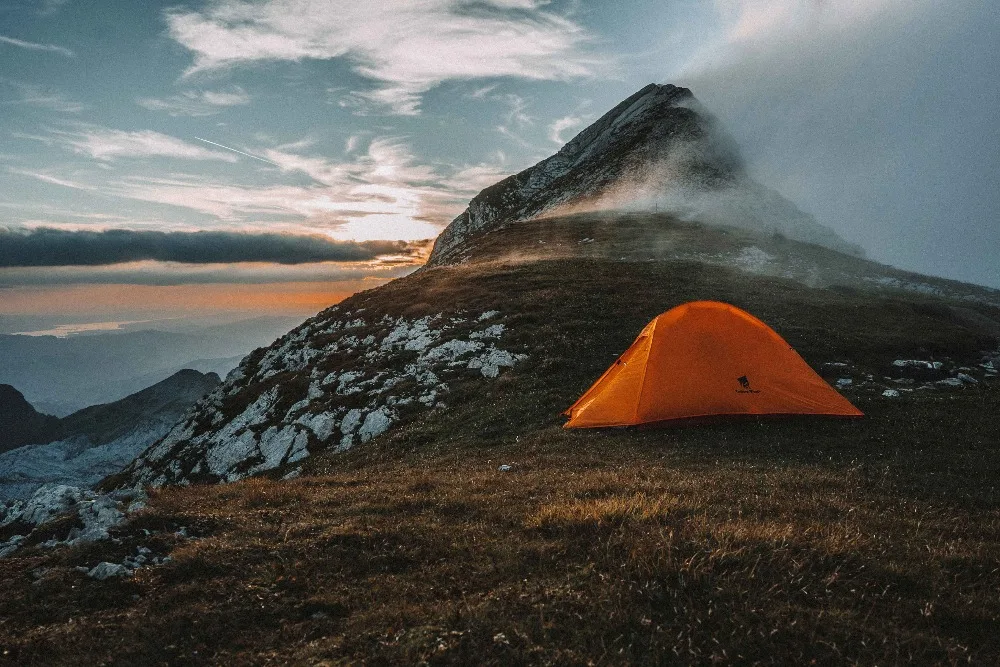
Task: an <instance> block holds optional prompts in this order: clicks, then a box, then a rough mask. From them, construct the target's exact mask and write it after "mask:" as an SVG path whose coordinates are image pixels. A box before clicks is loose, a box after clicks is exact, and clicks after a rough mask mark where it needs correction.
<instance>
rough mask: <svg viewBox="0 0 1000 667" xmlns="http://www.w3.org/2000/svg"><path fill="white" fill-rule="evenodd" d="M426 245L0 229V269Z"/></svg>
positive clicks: (308, 256)
mask: <svg viewBox="0 0 1000 667" xmlns="http://www.w3.org/2000/svg"><path fill="white" fill-rule="evenodd" d="M425 245H426V243H424V242H416V243H411V242H406V241H363V242H356V241H335V240H333V239H329V238H326V237H323V236H299V235H292V234H243V233H235V232H156V231H133V230H126V229H110V230H106V231H101V232H93V231H67V230H62V229H51V228H39V229H33V230H30V231H28V230H17V229H0V267H33V266H102V265H107V264H119V263H122V262H135V261H142V260H154V261H162V262H182V263H187V264H228V263H237V262H272V263H276V264H307V263H314V262H360V261H368V260H373V259H376V258H378V257H382V256H386V255H406V256H412V257H414V258H416V257H417V256H418V255H419V254H420V253H421V252H422V251H423V249H424V246H425Z"/></svg>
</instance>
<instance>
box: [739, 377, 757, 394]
mask: <svg viewBox="0 0 1000 667" xmlns="http://www.w3.org/2000/svg"><path fill="white" fill-rule="evenodd" d="M736 381H737V382H739V383H740V388H739V389H737V390H736V393H737V394H759V393H760V391H759V390H757V389H751V388H750V379H749V378H747V376H746V375H741V376H740V377H738V378H736Z"/></svg>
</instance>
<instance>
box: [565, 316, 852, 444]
mask: <svg viewBox="0 0 1000 667" xmlns="http://www.w3.org/2000/svg"><path fill="white" fill-rule="evenodd" d="M563 414H565V415H566V416H568V417H569V418H570V419H569V421H568V422H567V423H566V424H565V428H592V427H598V426H629V425H635V424H649V423H654V422H663V421H669V420H674V419H688V418H694V417H712V416H718V415H832V416H841V417H861V416H863V413H862V412H861V411H860V410H858V409H857V408H856V407H854V406H853V405H851V403H850V402H849V401H848V400H847V399H846V398H844V397H843V396H841V395H840V394H839V393H837V391H836V390H835V389H833V387H831V386H830V385H829V384H827V383H826V382H825V381H824V380H823V378H821V377H820V376H819V375H817V374H816V372H815V371H813V370H812V369H811V368H810V367H809V365H808V364H806V362H805V361H804V360H803V359H802V357H800V356H799V355H798V353H797V352H796V351H795V350H794V349H792V347H791V346H790V345H789V344H788V343H787V342H785V340H784V339H783V338H782V337H781V336H779V335H778V334H777V333H775V332H774V330H773V329H771V328H770V327H769V326H767V325H766V324H764V323H763V322H761V321H760V320H758V319H757V318H756V317H754V316H753V315H751V314H749V313H747V312H745V311H743V310H740V309H739V308H737V307H735V306H731V305H729V304H726V303H720V302H718V301H693V302H691V303H685V304H682V305H680V306H677V307H676V308H673V309H671V310H669V311H667V312H665V313H663V314H662V315H660V316H658V317H657V318H656V319H654V320H653V321H652V322H650V323H649V324H647V325H646V328H645V329H643V330H642V333H640V334H639V337H638V338H636V339H635V342H634V343H632V345H631V346H630V347H629V348H628V349H627V350H625V353H624V354H622V356H621V357H619V358H618V360H617V361H615V363H614V364H612V365H611V368H609V369H608V370H606V371H605V372H604V375H602V376H601V377H600V378H599V379H598V380H597V382H595V383H594V384H593V386H592V387H590V389H588V390H587V391H586V392H585V393H584V394H583V396H581V397H580V398H579V400H577V402H576V403H574V404H573V405H572V406H571V407H570V408H569V409H568V410H566V412H564V413H563Z"/></svg>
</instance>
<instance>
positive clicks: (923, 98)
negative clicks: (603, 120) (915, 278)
mask: <svg viewBox="0 0 1000 667" xmlns="http://www.w3.org/2000/svg"><path fill="white" fill-rule="evenodd" d="M995 9H996V8H995V7H994V6H992V5H991V4H990V3H984V2H974V1H972V0H958V1H956V2H954V3H940V2H935V1H934V0H870V1H868V2H857V1H856V0H825V1H824V2H815V1H807V0H766V1H765V0H726V1H725V2H723V1H722V0H720V1H719V2H717V3H716V16H715V17H714V20H715V21H717V25H715V27H714V28H711V29H710V28H706V27H705V26H701V25H690V26H688V29H689V30H691V31H696V32H697V33H699V34H701V35H703V37H702V38H701V39H700V43H699V45H698V47H697V48H696V49H695V50H694V52H693V53H692V54H691V55H690V57H689V58H688V59H687V62H686V63H685V64H684V65H683V66H681V67H679V68H678V69H677V70H676V71H675V73H674V76H672V77H671V80H672V81H674V82H676V83H679V84H682V85H686V86H688V87H690V88H691V89H692V91H693V92H694V94H695V95H696V96H697V97H698V98H699V99H700V100H701V101H702V102H704V103H705V105H706V106H707V107H708V108H709V109H711V110H712V112H713V113H714V114H716V115H717V116H719V117H720V119H721V120H722V122H723V124H724V125H725V126H726V127H727V128H728V129H729V130H730V131H731V133H732V134H733V135H734V136H735V138H736V139H737V140H738V141H739V143H740V144H741V149H742V152H743V154H744V155H745V156H746V158H747V160H748V162H749V164H750V167H751V169H752V170H753V172H754V173H755V175H756V176H757V177H758V178H759V179H760V180H761V181H763V182H764V183H767V184H768V185H771V186H773V187H775V188H777V189H778V190H779V191H780V192H782V194H784V195H786V196H788V197H789V198H790V199H792V200H793V201H795V202H796V203H797V204H799V205H800V206H801V207H802V208H803V209H804V210H806V211H808V212H810V213H812V214H814V215H815V216H816V217H817V218H818V219H819V220H820V221H821V222H823V223H824V224H827V225H828V226H830V227H832V228H833V229H835V230H836V231H837V232H838V233H840V234H841V235H842V236H844V237H845V238H847V239H849V240H852V241H856V242H859V243H861V244H862V245H863V246H864V247H865V248H866V249H867V250H868V251H869V254H870V255H871V256H873V257H875V258H877V259H879V260H880V261H886V262H890V263H893V264H896V265H902V266H906V267H908V268H911V269H914V270H919V271H924V272H930V273H936V274H939V275H947V276H949V277H954V278H959V279H964V280H974V281H979V282H986V283H990V284H994V285H1000V270H998V269H997V268H996V267H997V262H996V250H995V249H996V248H997V247H1000V227H998V226H997V225H996V224H995V221H996V215H997V211H1000V195H998V193H1000V134H998V133H997V128H998V127H1000V106H998V105H997V104H995V102H994V100H997V99H1000V79H998V78H997V76H996V72H997V70H998V68H1000V57H998V55H997V51H996V48H995V42H996V39H995V36H996V34H997V33H998V31H1000V13H998V12H996V11H995Z"/></svg>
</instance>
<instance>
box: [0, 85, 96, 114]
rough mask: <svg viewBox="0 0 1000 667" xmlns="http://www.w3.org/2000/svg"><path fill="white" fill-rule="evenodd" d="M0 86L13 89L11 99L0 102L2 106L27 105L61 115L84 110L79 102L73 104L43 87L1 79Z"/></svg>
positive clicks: (63, 96)
mask: <svg viewBox="0 0 1000 667" xmlns="http://www.w3.org/2000/svg"><path fill="white" fill-rule="evenodd" d="M0 85H3V86H5V87H10V88H13V89H14V90H13V93H14V96H13V99H11V100H9V101H6V102H2V104H27V105H29V106H34V107H40V108H43V109H51V110H52V111H61V112H63V113H79V112H80V111H83V109H84V108H85V107H84V105H82V104H80V103H79V102H74V101H73V100H70V99H69V98H67V97H66V96H65V95H63V94H62V93H60V92H58V91H55V90H52V89H51V88H46V87H45V86H39V85H36V84H31V83H24V82H21V81H11V80H8V79H3V78H0Z"/></svg>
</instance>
